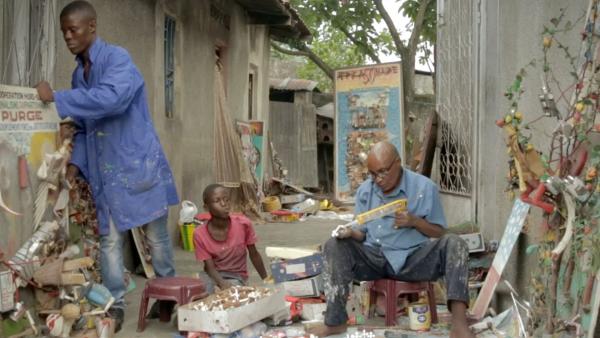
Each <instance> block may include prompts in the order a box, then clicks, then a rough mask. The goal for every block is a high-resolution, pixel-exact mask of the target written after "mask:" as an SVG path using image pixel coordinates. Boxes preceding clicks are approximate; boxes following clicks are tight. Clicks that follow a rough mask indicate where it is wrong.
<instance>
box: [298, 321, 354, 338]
mask: <svg viewBox="0 0 600 338" xmlns="http://www.w3.org/2000/svg"><path fill="white" fill-rule="evenodd" d="M347 329H348V325H346V324H342V325H337V326H327V325H319V326H315V327H311V328H310V329H308V330H306V333H308V334H312V335H315V336H317V337H319V338H323V337H327V336H331V335H333V334H338V333H344V332H346V330H347Z"/></svg>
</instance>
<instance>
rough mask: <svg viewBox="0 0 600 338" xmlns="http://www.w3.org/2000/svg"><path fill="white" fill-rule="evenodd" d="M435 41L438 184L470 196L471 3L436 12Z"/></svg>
mask: <svg viewBox="0 0 600 338" xmlns="http://www.w3.org/2000/svg"><path fill="white" fill-rule="evenodd" d="M440 14H441V15H442V16H443V17H442V18H441V19H443V21H442V22H441V24H440V25H439V26H438V40H437V53H438V54H437V65H436V67H437V73H438V77H437V81H438V84H437V90H438V95H437V109H438V114H439V116H440V134H439V136H440V138H439V139H440V141H439V145H440V152H439V186H440V190H441V191H443V192H448V193H455V194H459V195H466V196H470V195H471V191H472V185H473V178H472V176H473V174H472V150H473V144H472V143H473V130H472V128H473V125H472V121H473V120H474V117H475V112H474V97H473V93H472V79H473V76H474V74H473V71H474V67H473V62H474V61H475V60H474V57H473V48H474V47H473V33H472V31H473V3H472V1H470V0H457V1H455V2H453V4H452V6H445V8H444V11H443V12H442V13H440Z"/></svg>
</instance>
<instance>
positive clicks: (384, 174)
mask: <svg viewBox="0 0 600 338" xmlns="http://www.w3.org/2000/svg"><path fill="white" fill-rule="evenodd" d="M397 160H398V159H397V158H396V159H394V160H393V161H392V163H390V165H389V166H388V167H387V168H385V169H383V170H380V171H378V172H376V173H374V172H371V171H369V175H371V178H372V179H373V181H377V180H383V179H384V178H386V177H387V175H389V174H390V170H391V169H392V166H393V165H394V163H396V161H397Z"/></svg>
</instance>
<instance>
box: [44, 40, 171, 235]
mask: <svg viewBox="0 0 600 338" xmlns="http://www.w3.org/2000/svg"><path fill="white" fill-rule="evenodd" d="M89 57H90V61H91V68H90V70H89V76H88V80H87V81H86V80H85V79H84V74H83V73H84V69H83V61H82V60H81V59H80V58H77V59H76V60H77V62H78V65H77V68H76V69H75V71H74V72H73V77H72V81H71V86H72V88H73V89H71V90H60V91H56V92H55V94H54V101H55V103H56V108H57V110H58V114H59V115H60V117H61V118H63V119H64V118H67V117H70V118H72V119H73V120H74V121H75V123H76V124H77V125H78V126H79V128H80V131H79V132H78V133H77V134H76V135H75V138H74V143H75V144H74V148H73V154H72V157H71V163H72V164H74V165H76V166H77V167H79V169H80V171H81V173H82V175H84V176H85V178H86V180H87V181H88V183H89V184H90V186H91V188H92V192H93V195H94V201H95V203H96V209H97V214H98V222H99V224H100V234H103V235H106V234H108V232H109V217H112V218H113V221H114V223H115V225H116V226H117V228H118V230H120V231H124V230H127V229H131V228H134V227H137V226H140V225H143V224H146V223H148V222H150V221H153V220H155V219H157V218H159V217H161V216H164V215H165V214H166V213H167V208H168V206H169V205H173V204H177V203H178V197H177V191H176V188H175V184H174V181H173V175H172V173H171V169H170V168H169V164H168V162H167V159H166V158H165V155H164V153H163V150H162V147H161V145H160V141H159V139H158V135H157V134H156V131H155V130H154V126H153V125H152V120H151V118H150V113H149V111H148V103H147V97H146V90H145V84H144V79H143V77H142V75H141V74H140V72H139V70H138V69H137V67H136V66H135V64H134V63H133V61H132V60H131V57H130V56H129V53H127V51H126V50H125V49H123V48H121V47H118V46H114V45H110V44H108V43H106V42H104V41H102V40H101V39H100V38H96V40H95V41H94V42H93V44H92V46H91V48H90V50H89Z"/></svg>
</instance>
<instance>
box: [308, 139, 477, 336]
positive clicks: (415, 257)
mask: <svg viewBox="0 0 600 338" xmlns="http://www.w3.org/2000/svg"><path fill="white" fill-rule="evenodd" d="M367 167H368V169H369V173H370V176H371V177H370V178H369V179H367V180H366V181H365V182H363V183H362V184H361V186H360V187H359V188H358V191H357V193H356V205H355V214H357V215H358V214H360V213H362V212H365V211H367V210H371V209H374V208H376V207H379V206H382V205H384V204H387V203H390V202H393V201H395V200H398V199H403V198H405V199H407V201H408V206H407V211H405V212H397V213H396V214H395V215H390V216H387V217H383V218H381V219H377V220H373V221H370V222H367V223H366V224H364V225H362V226H360V227H358V228H347V229H344V230H342V231H340V232H339V233H338V236H337V238H331V239H329V240H328V241H327V243H325V246H324V257H325V262H324V263H325V264H324V268H325V270H324V274H323V275H324V278H325V283H324V284H325V296H326V299H327V311H326V312H325V325H323V326H319V327H315V328H313V329H312V330H309V332H310V333H312V334H315V335H317V336H318V337H326V336H328V335H333V334H338V333H342V332H345V331H346V327H347V326H346V322H347V321H348V314H347V313H346V301H347V299H348V293H349V291H350V290H349V285H350V283H351V282H352V280H361V281H366V280H377V279H381V278H390V279H397V280H401V281H405V282H417V281H435V280H437V279H438V278H440V277H442V276H443V277H444V278H445V280H446V287H447V291H448V307H449V309H450V312H451V313H452V329H451V332H450V337H455V338H465V337H475V336H474V335H473V333H472V332H471V331H470V330H469V327H468V324H467V317H466V309H467V304H468V301H469V290H468V265H467V263H468V255H469V252H468V248H467V245H466V243H465V242H464V241H463V240H462V239H461V238H460V237H459V236H457V235H453V234H446V231H445V229H446V228H447V225H446V219H445V217H444V212H443V210H442V205H441V202H440V197H439V193H438V188H437V186H436V185H435V183H433V181H431V180H430V179H429V178H427V177H425V176H423V175H420V174H417V173H415V172H412V171H410V170H407V169H404V168H402V161H401V159H400V155H399V154H398V151H397V150H396V148H395V147H394V145H392V144H391V143H389V142H379V143H377V144H375V145H374V146H373V148H372V149H371V151H370V152H369V155H368V157H367ZM432 238H435V239H434V240H431V239H432Z"/></svg>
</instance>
